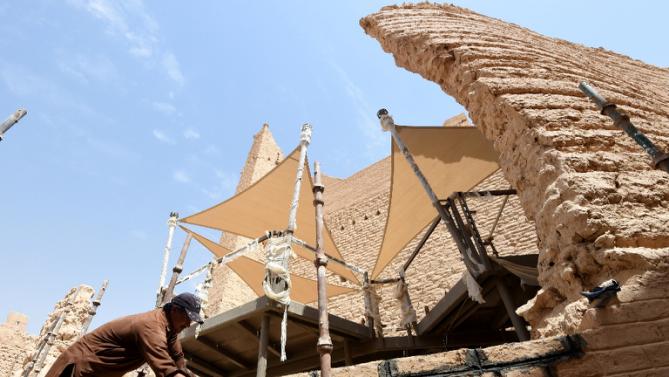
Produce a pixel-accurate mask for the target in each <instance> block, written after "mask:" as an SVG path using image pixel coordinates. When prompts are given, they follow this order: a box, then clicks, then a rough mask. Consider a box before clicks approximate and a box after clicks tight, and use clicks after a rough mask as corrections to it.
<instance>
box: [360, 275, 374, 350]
mask: <svg viewBox="0 0 669 377" xmlns="http://www.w3.org/2000/svg"><path fill="white" fill-rule="evenodd" d="M369 285H370V282H369V273H367V272H365V273H364V274H363V282H362V286H363V288H365V289H363V291H362V292H363V295H364V300H365V319H366V320H367V327H368V328H369V335H370V336H371V337H372V338H376V331H375V330H374V317H373V316H372V315H371V312H372V297H371V293H370V292H369V289H367V288H369Z"/></svg>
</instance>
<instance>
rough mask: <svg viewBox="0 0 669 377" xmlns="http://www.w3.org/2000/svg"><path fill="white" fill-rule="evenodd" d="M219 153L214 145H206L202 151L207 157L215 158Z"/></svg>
mask: <svg viewBox="0 0 669 377" xmlns="http://www.w3.org/2000/svg"><path fill="white" fill-rule="evenodd" d="M220 153H221V150H220V149H218V147H217V146H215V145H208V146H207V148H205V149H204V154H206V155H208V156H216V155H218V154H220Z"/></svg>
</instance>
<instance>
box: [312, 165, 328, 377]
mask: <svg viewBox="0 0 669 377" xmlns="http://www.w3.org/2000/svg"><path fill="white" fill-rule="evenodd" d="M323 191H325V186H324V185H323V183H322V182H321V168H320V165H319V163H318V162H316V163H314V187H313V192H314V207H315V209H316V259H315V260H314V264H315V265H316V276H317V283H318V335H319V337H318V343H317V344H316V350H318V353H319V354H320V359H321V360H320V361H321V377H330V369H331V359H332V349H333V346H332V339H331V338H330V325H329V323H328V297H327V281H326V278H325V267H326V266H327V264H328V259H327V258H326V257H325V252H324V251H323V206H324V205H325V203H324V201H323Z"/></svg>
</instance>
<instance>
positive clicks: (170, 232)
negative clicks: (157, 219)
mask: <svg viewBox="0 0 669 377" xmlns="http://www.w3.org/2000/svg"><path fill="white" fill-rule="evenodd" d="M178 218H179V214H178V213H176V212H171V213H170V218H169V220H167V243H166V244H165V249H164V250H163V268H162V270H161V271H160V283H159V284H158V292H156V297H157V299H156V303H159V302H160V295H161V293H162V291H163V287H164V286H165V276H167V263H168V262H169V259H170V251H172V239H173V238H174V229H175V228H176V227H177V219H178Z"/></svg>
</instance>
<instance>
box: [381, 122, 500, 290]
mask: <svg viewBox="0 0 669 377" xmlns="http://www.w3.org/2000/svg"><path fill="white" fill-rule="evenodd" d="M396 127H397V131H398V133H399V135H400V137H401V139H402V141H403V142H404V144H405V145H406V147H407V148H408V149H409V152H410V153H411V155H412V156H413V158H414V160H415V161H416V163H417V164H418V167H419V168H420V170H421V172H422V173H423V175H424V176H425V177H426V178H427V181H428V183H429V184H430V186H431V187H432V190H433V191H434V192H435V194H436V195H437V197H438V198H439V199H446V198H448V196H450V195H451V194H452V193H453V192H456V191H469V190H470V189H471V188H472V187H474V186H476V184H478V183H479V182H481V181H482V180H483V179H485V178H486V177H488V176H489V175H490V174H492V173H493V172H494V171H495V170H497V169H498V168H499V166H498V165H497V153H496V152H495V151H494V149H493V147H492V144H491V143H490V142H489V141H488V140H486V139H485V138H484V137H483V135H482V134H481V132H480V131H479V130H478V129H476V128H475V127H405V126H396ZM436 215H437V211H436V209H435V208H434V207H433V206H432V203H431V202H430V199H429V198H428V196H427V194H426V193H425V190H424V189H423V187H422V186H421V184H420V181H419V180H418V178H417V177H416V175H415V174H414V172H413V170H412V169H411V167H410V166H409V163H408V162H407V161H406V159H405V158H404V156H403V155H402V152H400V151H399V149H398V148H397V145H396V144H395V142H394V141H393V143H392V176H391V189H390V204H389V208H388V218H387V219H386V228H385V232H384V235H383V242H382V244H381V250H380V252H379V254H378V257H377V260H376V265H375V266H374V271H373V272H372V278H376V277H378V276H379V274H380V273H381V271H383V269H384V267H386V265H388V263H390V261H391V260H392V259H393V258H394V257H395V256H396V255H397V254H398V253H399V252H400V251H402V250H403V249H404V247H406V245H407V244H408V243H409V242H411V240H412V239H414V238H415V237H416V236H417V235H418V234H419V233H420V232H421V230H423V229H424V228H425V227H426V226H427V225H428V224H429V223H430V222H431V221H432V220H434V218H435V216H436Z"/></svg>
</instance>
